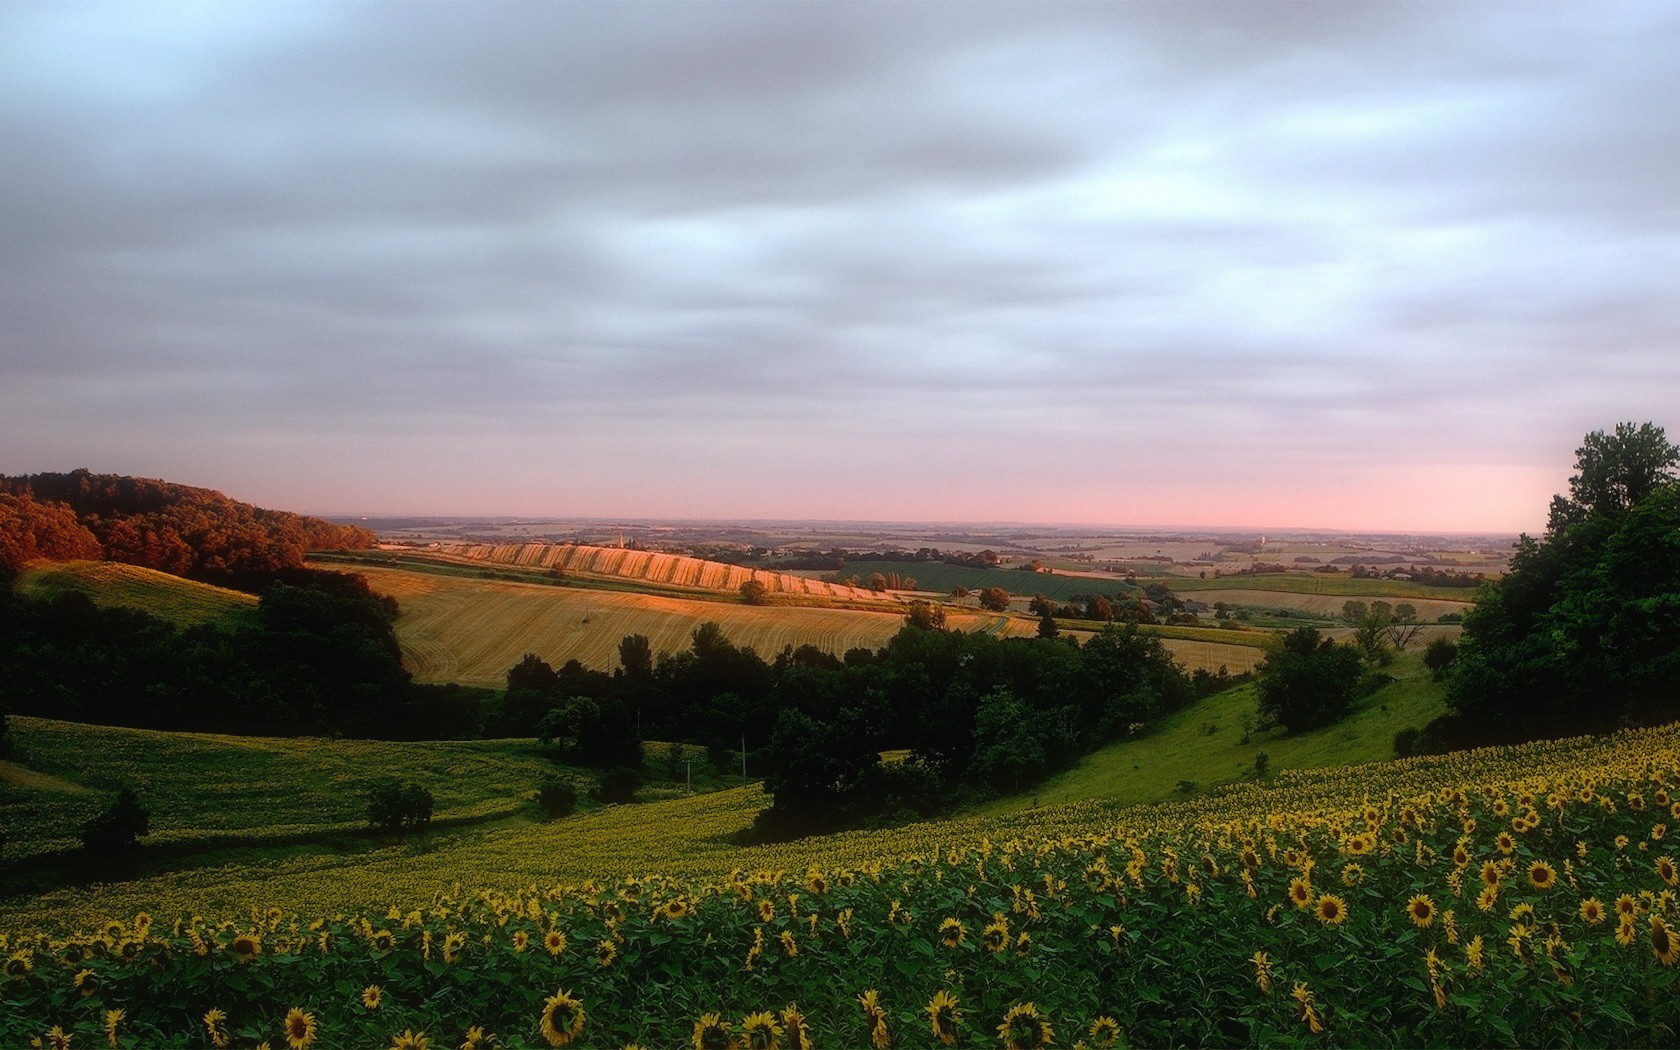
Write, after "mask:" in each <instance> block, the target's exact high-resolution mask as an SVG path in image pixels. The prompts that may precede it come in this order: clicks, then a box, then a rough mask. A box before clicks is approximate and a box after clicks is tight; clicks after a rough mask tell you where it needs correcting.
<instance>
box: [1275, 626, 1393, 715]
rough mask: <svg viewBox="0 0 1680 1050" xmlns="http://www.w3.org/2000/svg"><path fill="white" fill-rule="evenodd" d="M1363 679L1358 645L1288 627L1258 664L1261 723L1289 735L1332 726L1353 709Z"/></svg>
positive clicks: (1310, 630) (1310, 629) (1309, 629)
mask: <svg viewBox="0 0 1680 1050" xmlns="http://www.w3.org/2000/svg"><path fill="white" fill-rule="evenodd" d="M1383 677H1386V676H1383ZM1363 679H1364V668H1363V666H1362V664H1361V661H1360V654H1359V651H1358V650H1357V649H1354V648H1353V647H1351V646H1347V645H1338V644H1336V643H1335V642H1334V641H1333V640H1331V639H1329V638H1323V639H1321V638H1320V637H1319V634H1318V631H1317V630H1316V629H1315V628H1312V627H1302V628H1299V629H1297V630H1295V631H1292V632H1290V633H1289V635H1288V636H1287V637H1285V639H1284V643H1283V649H1282V650H1281V651H1279V652H1276V653H1273V654H1272V655H1271V656H1269V657H1267V658H1266V662H1265V663H1264V664H1262V665H1261V667H1260V687H1259V688H1260V703H1259V710H1260V720H1261V723H1262V724H1263V725H1279V726H1282V727H1283V728H1284V730H1285V731H1287V732H1290V733H1298V732H1301V731H1303V730H1307V729H1318V728H1321V727H1323V726H1327V725H1331V724H1332V723H1335V722H1337V721H1340V720H1341V718H1342V717H1343V716H1344V715H1346V714H1347V713H1348V711H1349V710H1351V709H1352V707H1353V702H1354V700H1355V699H1357V698H1358V696H1359V695H1360V692H1361V688H1362V685H1363V684H1364V683H1363Z"/></svg>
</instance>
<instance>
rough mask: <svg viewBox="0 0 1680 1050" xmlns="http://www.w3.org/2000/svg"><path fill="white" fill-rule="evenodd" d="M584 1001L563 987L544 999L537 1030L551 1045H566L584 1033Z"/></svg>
mask: <svg viewBox="0 0 1680 1050" xmlns="http://www.w3.org/2000/svg"><path fill="white" fill-rule="evenodd" d="M583 1016H584V1015H583V1003H582V1002H581V1001H579V1000H578V999H577V998H575V997H574V996H573V995H572V993H571V992H568V991H566V990H565V989H564V988H562V989H561V990H560V991H558V992H555V993H554V994H553V995H551V996H549V997H548V998H547V999H545V1000H543V1012H542V1020H541V1022H539V1024H538V1026H537V1030H538V1031H539V1032H541V1033H542V1037H543V1038H544V1039H546V1040H547V1041H548V1045H549V1046H565V1045H566V1044H567V1043H569V1042H571V1041H572V1040H573V1039H576V1038H577V1037H578V1036H579V1035H582V1034H583Z"/></svg>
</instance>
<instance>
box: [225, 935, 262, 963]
mask: <svg viewBox="0 0 1680 1050" xmlns="http://www.w3.org/2000/svg"><path fill="white" fill-rule="evenodd" d="M228 947H229V948H230V949H232V951H233V954H234V955H235V956H237V957H238V958H239V961H240V962H250V961H251V960H252V959H255V958H256V957H257V956H259V955H261V954H262V938H261V937H259V936H257V935H256V934H254V933H242V934H240V935H239V936H237V937H235V938H234V939H233V943H232V944H230V945H228Z"/></svg>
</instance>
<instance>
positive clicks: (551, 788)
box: [537, 776, 578, 820]
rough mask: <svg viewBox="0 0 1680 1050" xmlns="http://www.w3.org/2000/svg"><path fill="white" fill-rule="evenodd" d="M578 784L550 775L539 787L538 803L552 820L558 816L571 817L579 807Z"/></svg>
mask: <svg viewBox="0 0 1680 1050" xmlns="http://www.w3.org/2000/svg"><path fill="white" fill-rule="evenodd" d="M577 803H578V791H577V785H576V784H574V783H573V782H572V781H571V780H569V779H566V778H563V777H556V776H549V777H544V778H543V782H542V783H541V784H540V785H538V787H537V805H539V806H541V807H542V811H543V812H544V813H545V814H547V815H548V818H549V819H550V820H554V819H555V818H557V817H569V816H571V815H572V811H573V810H575V809H576V808H577Z"/></svg>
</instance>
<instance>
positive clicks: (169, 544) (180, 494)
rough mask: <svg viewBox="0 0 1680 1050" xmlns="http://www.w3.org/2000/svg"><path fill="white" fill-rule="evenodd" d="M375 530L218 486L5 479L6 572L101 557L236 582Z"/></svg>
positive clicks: (2, 549) (0, 561)
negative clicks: (269, 506)
mask: <svg viewBox="0 0 1680 1050" xmlns="http://www.w3.org/2000/svg"><path fill="white" fill-rule="evenodd" d="M374 542H375V541H374V535H373V533H372V532H369V531H368V530H367V529H361V528H356V527H354V526H350V525H338V524H334V523H333V522H330V521H323V520H322V519H320V518H310V517H305V516H303V515H301V514H292V513H290V512H287V511H277V510H264V509H263V508H261V507H254V506H252V505H251V504H249V503H241V502H240V501H238V500H235V499H230V498H229V497H227V496H224V495H223V494H222V493H220V492H217V491H215V490H213V489H204V488H195V487H193V486H191V485H178V484H175V483H173V482H168V481H160V480H157V479H155V478H131V477H125V476H122V475H119V474H93V473H90V472H89V471H87V470H73V471H71V472H70V473H68V474H28V475H22V476H17V477H7V476H5V475H0V568H5V569H12V570H16V569H17V568H19V567H21V566H22V565H24V564H25V563H27V562H30V561H34V560H37V559H46V560H49V561H64V560H69V559H73V558H93V559H100V558H102V559H104V560H107V561H116V562H126V563H128V564H130V565H141V566H144V567H146V568H150V569H158V570H161V571H163V572H168V573H173V574H175V575H177V576H189V577H192V578H194V579H200V580H207V581H210V582H213V583H219V584H232V585H235V586H238V585H241V584H249V583H250V582H252V581H255V580H260V579H264V578H267V577H269V576H272V575H273V574H274V573H275V572H278V571H281V570H285V569H298V568H301V567H302V566H303V559H304V555H305V554H306V553H307V552H309V551H311V550H356V549H362V548H367V547H372V546H373V545H374Z"/></svg>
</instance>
